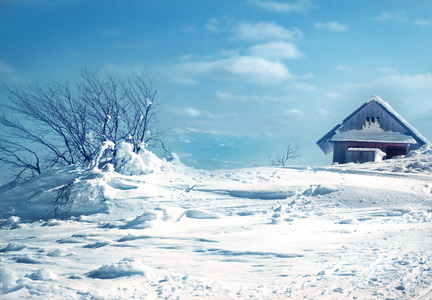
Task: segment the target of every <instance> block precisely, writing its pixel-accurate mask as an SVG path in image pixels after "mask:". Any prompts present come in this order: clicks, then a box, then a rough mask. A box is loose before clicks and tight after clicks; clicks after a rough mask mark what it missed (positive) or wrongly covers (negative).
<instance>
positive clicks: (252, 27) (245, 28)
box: [234, 21, 303, 41]
mask: <svg viewBox="0 0 432 300" xmlns="http://www.w3.org/2000/svg"><path fill="white" fill-rule="evenodd" d="M234 31H235V35H234V38H235V39H240V40H245V41H269V40H295V39H298V38H300V37H302V36H303V33H302V32H301V31H300V29H298V28H291V29H286V28H284V27H282V26H280V25H277V24H276V23H273V22H256V23H252V22H246V21H244V22H241V23H240V24H239V25H238V26H237V27H236V28H235V29H234Z"/></svg>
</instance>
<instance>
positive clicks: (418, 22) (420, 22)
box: [413, 19, 432, 27]
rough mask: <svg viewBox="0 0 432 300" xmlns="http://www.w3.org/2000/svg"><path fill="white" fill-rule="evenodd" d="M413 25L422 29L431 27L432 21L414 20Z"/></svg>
mask: <svg viewBox="0 0 432 300" xmlns="http://www.w3.org/2000/svg"><path fill="white" fill-rule="evenodd" d="M413 24H414V25H416V26H422V27H432V21H431V20H423V19H415V20H414V22H413Z"/></svg>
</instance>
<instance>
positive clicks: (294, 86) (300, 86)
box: [287, 82, 316, 91]
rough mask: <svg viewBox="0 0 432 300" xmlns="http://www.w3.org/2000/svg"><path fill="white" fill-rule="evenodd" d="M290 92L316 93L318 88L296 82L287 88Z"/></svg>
mask: <svg viewBox="0 0 432 300" xmlns="http://www.w3.org/2000/svg"><path fill="white" fill-rule="evenodd" d="M287 89H288V90H297V91H315V90H316V86H314V85H313V84H310V83H305V82H294V83H291V84H290V85H288V86H287Z"/></svg>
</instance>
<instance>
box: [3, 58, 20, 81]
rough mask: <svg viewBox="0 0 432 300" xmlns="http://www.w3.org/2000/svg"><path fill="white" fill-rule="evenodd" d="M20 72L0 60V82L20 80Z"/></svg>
mask: <svg viewBox="0 0 432 300" xmlns="http://www.w3.org/2000/svg"><path fill="white" fill-rule="evenodd" d="M20 77H21V76H20V72H19V71H18V70H17V69H16V68H15V67H14V66H13V65H11V64H9V63H7V62H6V61H5V60H3V59H1V58H0V81H1V82H4V83H5V82H13V81H15V80H19V79H20Z"/></svg>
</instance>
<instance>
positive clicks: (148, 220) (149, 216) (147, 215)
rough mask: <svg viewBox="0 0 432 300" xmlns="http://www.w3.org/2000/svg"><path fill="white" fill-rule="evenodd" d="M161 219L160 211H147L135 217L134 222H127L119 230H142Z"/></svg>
mask: <svg viewBox="0 0 432 300" xmlns="http://www.w3.org/2000/svg"><path fill="white" fill-rule="evenodd" d="M162 218H163V211H162V210H151V211H150V210H149V211H146V212H144V213H143V214H141V215H139V216H137V217H136V218H135V219H134V220H132V221H130V222H127V223H126V224H125V225H123V226H121V227H120V229H144V228H149V227H151V226H152V224H153V221H156V220H161V219H162Z"/></svg>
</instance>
